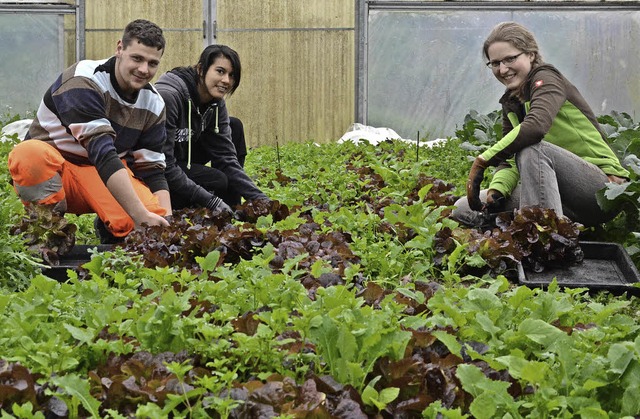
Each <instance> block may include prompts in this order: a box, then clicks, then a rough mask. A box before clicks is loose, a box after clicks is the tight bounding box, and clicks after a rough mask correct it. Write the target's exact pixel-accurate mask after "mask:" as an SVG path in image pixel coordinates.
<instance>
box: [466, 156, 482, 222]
mask: <svg viewBox="0 0 640 419" xmlns="http://www.w3.org/2000/svg"><path fill="white" fill-rule="evenodd" d="M486 168H487V162H486V160H485V159H483V158H482V157H480V156H478V157H476V159H475V160H474V161H473V165H472V166H471V170H470V171H469V178H468V179H467V201H469V207H470V208H471V209H472V210H474V211H482V201H480V184H481V183H482V179H483V178H484V169H486Z"/></svg>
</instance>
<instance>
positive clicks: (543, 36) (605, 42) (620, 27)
mask: <svg viewBox="0 0 640 419" xmlns="http://www.w3.org/2000/svg"><path fill="white" fill-rule="evenodd" d="M503 21H516V22H519V23H521V24H523V25H525V26H526V27H528V28H529V29H531V30H532V31H533V33H534V35H535V36H536V39H537V41H538V45H539V47H540V51H541V53H542V57H543V58H544V60H545V61H546V62H548V63H551V64H553V65H555V66H556V67H557V68H558V69H559V70H560V71H561V72H562V73H563V74H564V75H565V77H567V78H568V79H569V80H570V81H572V82H573V84H574V85H576V87H577V88H578V89H579V90H580V91H581V93H582V94H583V96H584V97H585V98H586V100H587V101H588V103H589V104H590V105H591V107H592V108H593V110H594V112H595V113H596V115H597V116H599V115H604V114H609V113H610V112H611V111H619V112H627V113H629V114H630V115H631V116H632V117H634V120H635V116H636V115H635V113H636V111H637V110H640V85H639V76H638V75H637V74H636V72H637V69H639V68H640V54H638V53H637V50H636V48H637V45H639V42H638V41H639V39H640V11H635V10H631V11H629V10H625V11H621V10H609V11H607V10H603V11H590V10H562V11H557V12H556V11H549V10H544V11H495V10H487V11H482V10H446V11H437V10H428V11H417V12H416V11H388V10H384V11H379V10H373V11H370V12H369V16H368V33H367V44H366V45H367V51H366V53H367V82H366V83H367V84H366V85H367V102H366V103H367V112H366V116H367V124H368V125H372V126H382V127H390V128H392V129H394V130H395V131H396V132H398V134H400V135H401V136H402V137H403V138H411V139H415V138H416V136H417V134H418V132H420V137H421V138H425V137H427V138H428V139H432V138H436V137H440V138H442V137H448V136H453V135H455V130H456V128H457V127H460V126H461V125H462V123H463V122H464V117H465V115H466V114H468V113H469V111H470V110H476V111H478V112H479V113H483V114H486V113H489V112H491V111H494V110H497V109H499V107H500V106H499V104H498V99H499V98H500V96H501V95H502V93H503V92H504V86H503V85H502V84H501V83H500V82H498V81H497V80H496V79H495V78H494V76H493V74H492V73H491V70H490V69H489V68H487V67H486V66H485V59H484V57H483V56H482V44H483V42H484V40H485V38H486V37H487V35H488V34H489V32H490V31H491V28H493V26H494V25H496V24H497V23H500V22H503Z"/></svg>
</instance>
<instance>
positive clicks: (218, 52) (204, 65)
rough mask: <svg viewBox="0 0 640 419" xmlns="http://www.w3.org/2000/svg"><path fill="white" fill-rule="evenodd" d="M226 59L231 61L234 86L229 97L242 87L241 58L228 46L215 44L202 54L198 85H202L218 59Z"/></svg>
mask: <svg viewBox="0 0 640 419" xmlns="http://www.w3.org/2000/svg"><path fill="white" fill-rule="evenodd" d="M219 57H225V58H226V59H228V60H229V61H231V76H233V86H231V88H230V89H229V93H228V94H229V95H231V94H233V92H235V90H236V89H237V88H238V86H240V76H241V75H242V66H241V65H240V56H238V53H237V52H236V51H235V50H233V49H231V48H229V47H228V46H226V45H220V44H214V45H209V46H208V47H206V48H205V49H204V51H202V54H200V59H199V60H198V64H196V70H197V71H198V84H200V83H202V82H203V80H204V76H205V74H207V71H209V67H211V65H212V64H213V62H214V61H215V60H216V58H219Z"/></svg>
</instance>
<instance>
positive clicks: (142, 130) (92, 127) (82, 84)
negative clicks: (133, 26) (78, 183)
mask: <svg viewBox="0 0 640 419" xmlns="http://www.w3.org/2000/svg"><path fill="white" fill-rule="evenodd" d="M164 123H165V106H164V101H163V100H162V97H161V96H160V95H159V94H158V92H157V91H156V90H155V88H154V87H153V86H151V85H150V84H147V85H146V86H145V87H144V88H143V89H142V90H141V91H140V92H139V93H138V94H137V96H136V97H135V98H134V99H133V101H130V100H126V99H124V97H123V95H121V94H120V92H119V88H118V83H117V81H116V76H115V57H111V58H109V59H106V60H101V61H91V60H83V61H79V62H77V63H76V64H74V65H73V66H71V67H69V68H68V69H66V70H65V71H64V72H63V73H62V74H61V75H60V76H59V77H58V79H57V80H56V81H55V82H54V83H53V84H52V85H51V87H50V88H49V89H48V90H47V92H46V93H45V95H44V98H43V99H42V102H41V103H40V107H39V108H38V112H37V114H36V117H35V118H34V120H33V123H32V124H31V127H30V128H29V133H28V134H27V136H26V139H38V140H42V141H46V142H48V143H49V144H51V145H52V146H54V147H55V148H56V149H57V150H58V151H60V153H61V154H62V156H63V157H64V158H65V159H66V160H68V161H70V162H72V163H74V164H78V165H93V166H96V169H97V170H98V173H99V174H100V177H101V178H102V180H103V181H104V182H105V183H106V182H107V180H108V179H109V178H110V177H111V175H112V174H113V173H115V172H116V171H118V170H120V169H122V168H123V167H124V165H123V164H122V161H121V160H120V159H124V160H125V161H126V162H127V165H128V166H129V168H130V169H131V170H132V171H133V173H134V174H135V175H136V176H137V177H139V178H141V179H142V180H143V181H144V182H145V183H146V184H147V186H148V187H149V189H150V190H151V191H152V192H156V191H158V190H168V186H167V182H166V179H165V177H164V169H165V159H164V154H163V153H162V146H163V143H164V141H165V138H166V132H165V127H164Z"/></svg>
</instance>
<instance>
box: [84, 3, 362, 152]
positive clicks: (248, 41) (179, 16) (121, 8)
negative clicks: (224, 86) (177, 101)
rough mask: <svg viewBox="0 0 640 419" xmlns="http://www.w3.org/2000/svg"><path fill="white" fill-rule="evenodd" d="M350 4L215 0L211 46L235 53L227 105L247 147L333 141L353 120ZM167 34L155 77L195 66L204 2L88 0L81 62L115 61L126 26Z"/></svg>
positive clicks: (200, 44)
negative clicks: (138, 24) (136, 23)
mask: <svg viewBox="0 0 640 419" xmlns="http://www.w3.org/2000/svg"><path fill="white" fill-rule="evenodd" d="M354 2H355V0H348V1H346V0H313V1H308V0H217V27H218V32H217V35H218V37H217V39H216V40H215V42H216V43H220V44H226V45H229V46H231V47H232V48H234V49H235V50H236V51H238V53H239V55H240V59H241V61H242V72H243V74H242V81H241V85H240V87H239V89H238V90H237V91H236V92H235V93H234V95H233V96H232V97H230V98H229V101H228V103H229V108H230V111H231V114H232V115H235V116H237V117H239V118H240V119H241V120H242V121H243V122H244V124H245V132H246V135H247V141H248V143H249V145H250V146H252V147H255V146H259V145H268V144H269V145H274V144H275V143H276V138H277V141H278V143H280V144H284V143H286V142H306V141H311V140H313V141H317V142H327V141H333V140H337V139H338V138H340V136H342V134H343V133H344V132H345V131H346V130H347V129H348V128H349V126H350V124H351V123H352V122H354V121H353V119H354V113H355V112H354V106H355V98H354V95H355V92H354V88H355V82H354V77H355V31H354V22H355V3H354ZM136 18H145V19H149V20H151V21H153V22H155V23H157V24H158V25H159V26H160V27H162V28H163V30H164V31H165V37H166V38H167V49H166V52H165V55H164V57H163V60H162V63H161V66H160V70H159V74H161V73H163V72H165V71H168V70H170V69H171V68H173V67H175V66H179V65H191V64H195V62H196V61H197V58H198V56H199V55H200V52H201V51H202V48H203V47H204V42H203V37H202V29H201V28H202V23H203V19H204V17H203V1H202V0H180V1H177V0H137V1H131V0H99V1H98V0H87V3H86V31H87V34H86V36H87V43H86V56H87V58H89V59H100V58H105V57H108V56H110V55H112V54H113V52H114V51H115V46H116V42H117V41H118V39H120V37H121V35H122V30H123V29H124V26H125V25H126V24H127V23H128V22H130V21H131V20H133V19H136Z"/></svg>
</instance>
